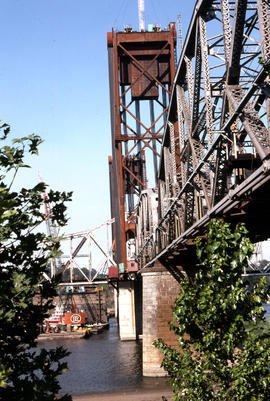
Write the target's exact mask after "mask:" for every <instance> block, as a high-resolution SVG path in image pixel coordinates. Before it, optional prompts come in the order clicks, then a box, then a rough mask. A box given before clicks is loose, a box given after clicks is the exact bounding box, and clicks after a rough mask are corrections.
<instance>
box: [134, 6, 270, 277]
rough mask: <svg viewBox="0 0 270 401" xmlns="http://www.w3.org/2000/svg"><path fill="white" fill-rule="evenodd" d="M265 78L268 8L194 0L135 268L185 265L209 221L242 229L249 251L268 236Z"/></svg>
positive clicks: (269, 116)
mask: <svg viewBox="0 0 270 401" xmlns="http://www.w3.org/2000/svg"><path fill="white" fill-rule="evenodd" d="M269 72H270V21H269V2H268V1H266V0H256V1H248V0H236V1H228V0H220V1H213V0H199V1H197V3H196V5H195V8H194V12H193V15H192V18H191V22H190V25H189V29H188V32H187V36H186V40H185V42H184V46H183V49H182V53H181V55H180V60H179V63H178V66H177V70H176V75H175V78H174V82H173V85H172V88H171V95H170V104H169V108H168V113H167V122H166V127H165V131H164V137H163V144H162V151H161V159H160V169H159V179H158V185H157V188H156V189H154V190H150V189H149V190H146V191H144V192H143V193H142V194H141V197H140V201H139V204H138V208H137V217H136V246H137V258H138V262H139V265H140V268H143V267H148V266H151V265H153V263H154V262H155V261H158V260H159V261H161V262H162V263H164V264H165V266H169V267H171V268H172V269H173V270H174V271H176V270H178V271H179V267H180V266H179V264H180V262H179V260H180V261H181V265H183V264H185V262H186V263H187V264H191V263H192V256H193V255H194V260H195V246H194V239H195V238H196V237H197V236H203V235H205V231H206V228H207V225H208V223H209V220H210V219H211V218H213V217H221V216H222V217H224V218H225V219H226V220H228V221H232V222H235V221H243V222H245V223H246V225H247V228H248V230H249V232H250V235H251V238H252V240H253V241H254V242H258V241H262V240H265V239H266V238H268V237H269V236H270V218H269V217H270V213H269V211H270V155H269V153H270V134H269V128H270V82H269ZM157 198H158V200H157ZM156 213H157V214H158V222H157V223H156V224H155V214H156Z"/></svg>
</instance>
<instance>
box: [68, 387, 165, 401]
mask: <svg viewBox="0 0 270 401" xmlns="http://www.w3.org/2000/svg"><path fill="white" fill-rule="evenodd" d="M162 396H165V397H166V398H167V400H168V401H171V400H172V392H171V391H170V390H169V388H168V387H162V388H154V389H137V390H127V391H117V392H106V393H94V394H82V395H73V396H72V399H73V401H119V400H124V401H161V400H162Z"/></svg>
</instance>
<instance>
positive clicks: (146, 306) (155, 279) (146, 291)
mask: <svg viewBox="0 0 270 401" xmlns="http://www.w3.org/2000/svg"><path fill="white" fill-rule="evenodd" d="M141 275H142V295H143V307H142V311H143V350H142V364H143V376H154V377H157V376H165V375H166V372H165V371H164V370H163V369H162V368H161V367H160V364H161V362H162V359H163V355H162V354H161V352H160V351H159V350H158V349H156V348H155V347H154V346H153V342H154V341H155V340H157V339H158V338H162V339H163V340H164V341H165V342H166V343H168V344H170V345H171V346H177V344H178V343H177V337H176V336H175V334H174V333H173V332H172V331H170V329H169V325H168V322H170V321H171V320H172V309H171V307H172V305H173V304H174V301H175V299H176V297H177V296H178V294H179V290H180V285H179V283H178V282H177V281H176V280H175V279H174V278H173V276H172V275H171V274H170V273H169V272H168V271H167V270H166V269H165V268H164V267H163V266H162V265H161V264H159V263H157V264H155V265H154V266H153V267H151V268H146V269H143V270H142V272H141Z"/></svg>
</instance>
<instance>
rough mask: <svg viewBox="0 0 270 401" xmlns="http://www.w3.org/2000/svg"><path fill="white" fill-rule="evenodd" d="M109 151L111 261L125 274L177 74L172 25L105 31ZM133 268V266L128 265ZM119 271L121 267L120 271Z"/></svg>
mask: <svg viewBox="0 0 270 401" xmlns="http://www.w3.org/2000/svg"><path fill="white" fill-rule="evenodd" d="M107 45H108V57H109V80H110V102H111V134H112V156H110V157H109V171H110V190H111V214H112V217H113V218H115V224H114V227H113V241H114V244H115V245H114V260H115V261H116V262H117V263H118V266H119V264H120V265H121V267H122V269H124V272H125V273H128V271H129V268H128V267H129V262H130V261H131V260H132V259H134V252H133V250H132V240H133V238H134V235H135V218H136V205H137V203H138V198H139V196H140V193H141V191H142V190H145V189H147V188H148V187H155V186H156V183H157V174H158V157H159V155H160V147H161V144H162V137H163V131H164V126H165V122H166V117H167V109H168V104H169V95H170V93H171V87H172V82H173V78H174V74H175V45H176V30H175V24H174V23H170V24H169V27H168V29H167V30H161V29H160V28H159V27H156V26H153V25H149V26H148V30H147V31H144V30H142V31H141V32H134V31H132V29H131V28H130V27H127V28H125V30H124V32H115V31H112V32H108V34H107ZM131 270H132V269H131ZM122 271H123V270H122Z"/></svg>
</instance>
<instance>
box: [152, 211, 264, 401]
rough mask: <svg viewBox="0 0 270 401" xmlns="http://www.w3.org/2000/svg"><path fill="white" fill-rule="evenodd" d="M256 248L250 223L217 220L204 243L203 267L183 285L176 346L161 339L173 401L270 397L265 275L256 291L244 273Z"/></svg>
mask: <svg viewBox="0 0 270 401" xmlns="http://www.w3.org/2000/svg"><path fill="white" fill-rule="evenodd" d="M252 252H253V245H252V243H251V242H250V240H249V239H248V237H247V230H246V228H245V227H244V225H243V224H238V225H237V226H236V228H235V230H231V227H230V225H229V224H228V223H224V222H223V221H222V220H217V219H215V220H212V222H211V223H210V226H209V229H208V235H207V237H206V239H198V240H197V256H198V259H199V262H200V263H201V268H200V269H199V270H198V271H197V273H196V274H195V276H194V278H193V279H192V278H190V277H189V278H186V279H185V280H184V281H183V282H182V283H181V291H180V294H179V296H178V298H177V299H176V301H175V305H174V307H173V322H172V323H171V329H172V330H174V332H175V333H176V335H177V336H178V337H179V339H178V341H179V348H180V349H181V351H179V350H177V349H173V348H172V347H170V346H168V345H167V344H165V343H164V342H163V341H162V340H161V339H159V340H158V341H156V342H155V346H156V347H158V348H159V349H160V350H161V351H162V353H163V354H164V360H163V362H162V366H163V367H164V369H165V370H166V371H167V372H168V375H169V383H170V385H171V387H172V390H173V391H174V393H175V395H174V400H175V401H178V400H188V401H192V400H197V401H206V400H215V399H216V400H219V401H222V400H226V401H232V400H237V401H240V400H243V401H267V400H269V399H270V386H269V385H270V373H269V368H268V367H269V365H270V347H269V345H270V344H269V340H270V332H269V331H268V330H260V329H259V327H260V325H264V327H267V322H265V319H264V309H263V308H262V303H265V302H267V300H268V297H269V290H268V289H267V286H266V280H265V279H262V280H260V281H259V282H258V283H257V284H256V285H255V287H254V289H253V291H252V292H249V291H247V287H246V285H245V283H244V282H243V280H242V278H241V272H242V268H243V267H244V266H246V265H247V259H248V258H249V257H250V256H251V255H252Z"/></svg>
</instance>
